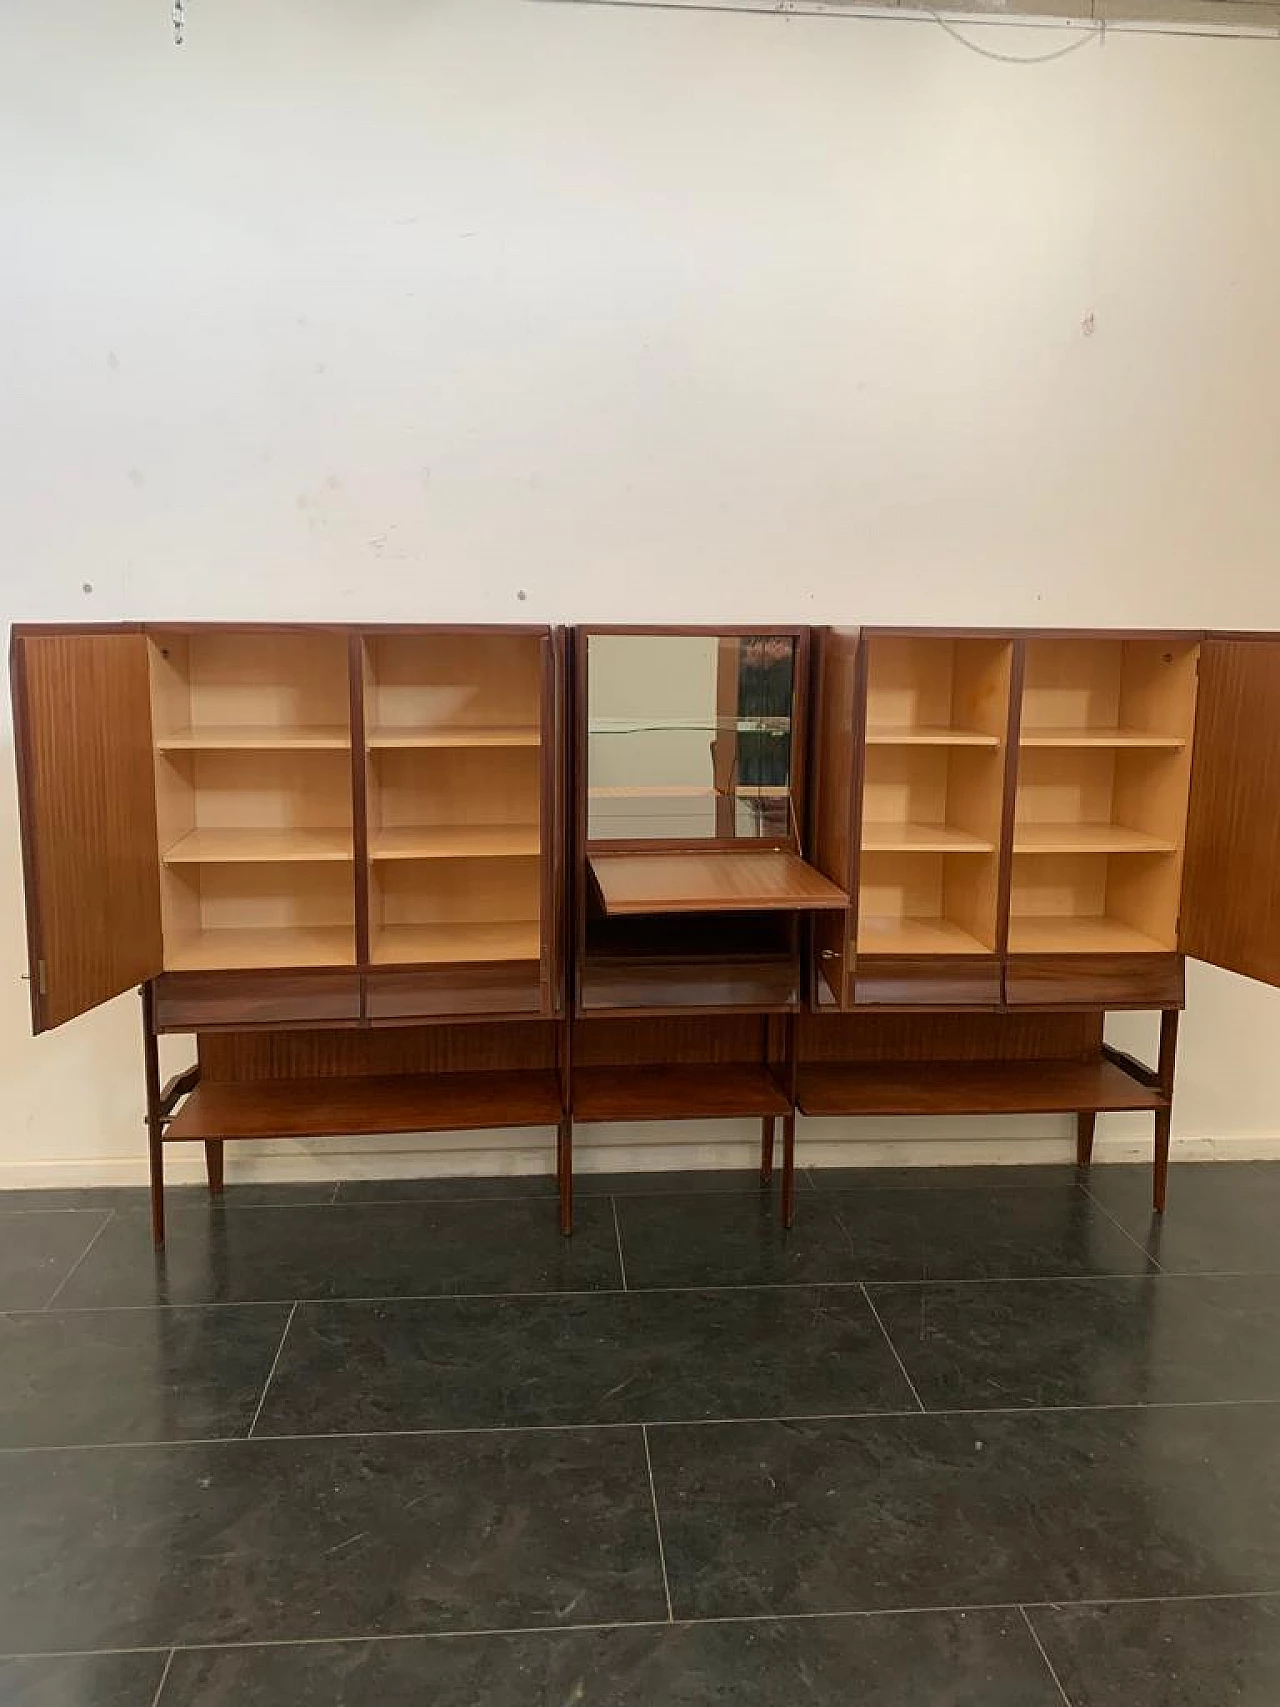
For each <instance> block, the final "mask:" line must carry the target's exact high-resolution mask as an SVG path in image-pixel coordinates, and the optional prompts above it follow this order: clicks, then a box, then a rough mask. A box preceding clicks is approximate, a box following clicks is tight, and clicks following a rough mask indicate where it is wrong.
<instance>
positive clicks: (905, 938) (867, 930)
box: [858, 918, 995, 954]
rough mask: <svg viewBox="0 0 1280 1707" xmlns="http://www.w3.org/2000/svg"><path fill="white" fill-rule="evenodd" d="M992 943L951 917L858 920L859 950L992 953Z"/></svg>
mask: <svg viewBox="0 0 1280 1707" xmlns="http://www.w3.org/2000/svg"><path fill="white" fill-rule="evenodd" d="M994 952H995V950H994V949H993V948H992V946H991V945H990V944H989V943H985V942H982V941H980V940H979V938H977V937H976V936H971V935H970V934H969V932H968V931H966V930H962V929H961V927H960V926H959V925H953V924H952V923H951V921H950V920H949V919H882V918H863V919H859V920H858V953H859V954H993V953H994Z"/></svg>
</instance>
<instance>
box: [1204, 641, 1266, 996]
mask: <svg viewBox="0 0 1280 1707" xmlns="http://www.w3.org/2000/svg"><path fill="white" fill-rule="evenodd" d="M1180 947H1181V948H1182V950H1183V952H1184V953H1185V954H1190V955H1193V956H1194V957H1195V958H1196V959H1197V960H1206V961H1208V962H1210V963H1211V964H1212V965H1214V966H1221V967H1224V968H1225V969H1226V970H1227V971H1228V972H1240V973H1243V974H1244V976H1245V977H1246V978H1258V979H1261V980H1262V981H1263V982H1264V983H1267V984H1277V985H1280V636H1271V637H1258V638H1244V639H1226V638H1213V637H1210V638H1209V639H1207V640H1205V642H1204V643H1203V645H1202V647H1201V650H1200V692H1199V699H1198V706H1197V712H1196V738H1195V755H1194V761H1193V764H1192V771H1191V808H1190V813H1189V816H1188V821H1187V857H1186V867H1185V871H1184V876H1183V886H1182V928H1181V942H1180Z"/></svg>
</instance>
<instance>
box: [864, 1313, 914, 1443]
mask: <svg viewBox="0 0 1280 1707" xmlns="http://www.w3.org/2000/svg"><path fill="white" fill-rule="evenodd" d="M862 1296H863V1297H864V1298H865V1299H866V1301H867V1308H868V1310H870V1312H871V1314H872V1315H873V1316H874V1317H875V1319H876V1326H877V1327H878V1328H879V1330H880V1332H881V1334H883V1336H884V1343H885V1344H886V1345H887V1346H888V1348H889V1350H890V1351H891V1352H892V1354H893V1361H894V1362H895V1363H896V1364H897V1366H898V1368H899V1369H900V1370H901V1371H902V1379H903V1380H904V1381H905V1382H906V1384H907V1386H908V1387H910V1389H911V1397H912V1398H913V1399H914V1400H915V1402H916V1404H917V1405H919V1407H920V1410H921V1411H922V1412H923V1411H924V1410H925V1402H924V1400H923V1399H922V1398H921V1397H920V1394H919V1392H918V1391H917V1389H916V1384H915V1382H914V1381H913V1380H912V1379H911V1376H910V1375H909V1374H908V1372H907V1366H906V1364H905V1363H904V1362H903V1361H902V1357H901V1354H900V1353H899V1351H898V1348H897V1346H896V1345H894V1343H893V1339H892V1337H891V1336H890V1333H889V1330H888V1328H886V1327H885V1325H884V1321H883V1319H882V1317H881V1315H880V1312H879V1310H877V1309H876V1306H875V1300H874V1299H873V1298H872V1296H871V1294H870V1293H869V1292H868V1291H867V1288H866V1286H865V1285H864V1286H863V1288H862Z"/></svg>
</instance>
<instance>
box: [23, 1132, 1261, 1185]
mask: <svg viewBox="0 0 1280 1707" xmlns="http://www.w3.org/2000/svg"><path fill="white" fill-rule="evenodd" d="M726 1126H728V1128H729V1132H728V1135H726V1136H725V1137H723V1138H721V1137H716V1136H711V1135H709V1129H708V1128H707V1127H705V1126H704V1127H699V1126H698V1124H697V1123H694V1122H690V1123H687V1124H686V1125H684V1126H683V1127H677V1126H674V1125H673V1126H672V1127H671V1128H667V1127H664V1129H663V1130H664V1132H667V1131H671V1132H672V1133H673V1134H674V1133H679V1134H680V1136H679V1138H677V1137H675V1136H671V1137H667V1138H665V1140H664V1141H656V1142H655V1141H652V1140H649V1141H645V1140H643V1139H637V1138H635V1137H633V1136H632V1132H634V1128H633V1129H631V1132H628V1133H626V1134H621V1133H620V1134H618V1135H617V1136H616V1137H612V1138H611V1137H609V1136H608V1135H606V1134H605V1133H603V1132H602V1134H601V1141H597V1140H596V1139H595V1135H594V1134H593V1137H592V1139H591V1140H587V1139H585V1138H583V1137H581V1136H580V1137H579V1139H578V1142H577V1145H576V1154H575V1166H576V1168H577V1171H578V1172H579V1173H583V1174H590V1173H662V1172H672V1173H675V1172H684V1171H687V1170H690V1169H718V1168H750V1167H754V1166H755V1165H756V1164H757V1162H758V1160H759V1144H758V1140H757V1139H756V1138H755V1137H754V1136H752V1137H751V1138H749V1139H746V1138H744V1137H742V1136H741V1127H740V1125H739V1124H738V1123H732V1124H730V1123H726ZM780 1136H781V1135H780V1134H779V1138H780ZM513 1140H514V1141H513ZM447 1142H448V1144H449V1145H450V1146H451V1147H446V1145H445V1144H444V1143H441V1141H440V1138H439V1136H437V1137H436V1138H435V1139H434V1141H433V1142H431V1143H430V1144H423V1143H417V1142H415V1141H414V1140H413V1139H412V1138H409V1139H406V1140H405V1141H404V1144H403V1146H398V1147H396V1148H391V1147H388V1146H384V1145H381V1144H379V1145H378V1146H376V1147H373V1146H370V1145H367V1144H366V1145H359V1144H358V1143H356V1142H354V1141H352V1140H350V1139H326V1140H317V1141H315V1142H314V1143H300V1142H296V1141H292V1142H289V1143H287V1144H281V1145H280V1146H279V1147H278V1148H277V1147H276V1146H274V1145H271V1144H252V1145H250V1144H242V1145H236V1144H234V1143H232V1144H229V1145H228V1148H227V1183H228V1184H229V1185H233V1184H235V1183H236V1182H259V1183H273V1182H279V1183H281V1184H288V1183H301V1182H313V1181H334V1180H342V1179H405V1178H440V1179H449V1178H459V1177H462V1178H466V1177H480V1176H483V1177H498V1178H500V1177H503V1176H516V1175H528V1174H550V1173H551V1172H552V1167H553V1163H552V1148H551V1144H550V1141H549V1140H539V1139H538V1138H537V1137H535V1136H534V1135H532V1134H523V1133H522V1134H511V1133H493V1134H491V1135H480V1134H476V1133H466V1134H458V1135H457V1137H456V1138H451V1139H449V1140H447ZM1074 1156H1075V1146H1074V1142H1073V1141H1072V1140H1071V1139H1070V1138H1064V1137H1057V1136H1055V1137H1026V1136H1011V1137H995V1138H975V1137H970V1136H967V1135H965V1136H957V1137H955V1138H933V1137H920V1138H908V1139H901V1138H898V1139H892V1138H883V1137H876V1138H865V1139H858V1138H826V1137H823V1138H819V1139H816V1140H815V1139H810V1140H808V1141H805V1140H804V1139H803V1138H802V1140H801V1144H800V1149H799V1161H800V1164H801V1166H803V1167H810V1168H831V1167H846V1168H857V1167H862V1168H883V1167H940V1166H950V1167H967V1166H978V1165H985V1166H993V1165H994V1166H1008V1167H1018V1166H1020V1165H1023V1164H1027V1163H1037V1162H1038V1163H1046V1162H1070V1161H1072V1160H1073V1159H1074ZM1150 1159H1151V1140H1150V1137H1146V1138H1143V1137H1139V1136H1130V1135H1128V1134H1125V1135H1121V1134H1119V1133H1117V1134H1116V1135H1115V1136H1112V1137H1108V1136H1106V1135H1105V1134H1100V1135H1099V1138H1098V1142H1097V1145H1096V1147H1095V1150H1094V1160H1095V1161H1096V1162H1097V1163H1099V1164H1106V1163H1108V1162H1147V1161H1150ZM1172 1159H1173V1161H1174V1162H1175V1163H1182V1162H1223V1161H1280V1134H1275V1135H1266V1134H1257V1135H1252V1136H1245V1137H1237V1138H1198V1137H1184V1138H1176V1139H1175V1140H1174V1142H1173V1147H1172ZM779 1160H780V1144H779ZM165 1176H166V1179H167V1181H168V1183H169V1184H171V1185H184V1184H194V1183H197V1182H199V1181H202V1180H203V1178H204V1156H203V1151H202V1150H201V1149H200V1147H199V1146H198V1145H190V1146H187V1145H182V1146H177V1145H175V1146H174V1147H173V1148H172V1149H171V1150H169V1151H168V1153H167V1154H166V1157H165ZM146 1182H147V1163H146V1157H145V1155H138V1156H114V1157H112V1156H101V1157H91V1158H90V1157H69V1158H66V1159H57V1160H53V1159H49V1158H41V1159H40V1160H38V1161H37V1160H24V1161H0V1192H3V1191H6V1190H20V1189H23V1188H28V1189H29V1188H43V1189H49V1188H58V1187H85V1186H138V1185H145V1184H146Z"/></svg>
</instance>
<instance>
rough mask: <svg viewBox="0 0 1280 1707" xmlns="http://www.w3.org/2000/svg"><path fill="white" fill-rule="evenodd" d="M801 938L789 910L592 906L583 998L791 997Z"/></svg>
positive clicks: (605, 1003)
mask: <svg viewBox="0 0 1280 1707" xmlns="http://www.w3.org/2000/svg"><path fill="white" fill-rule="evenodd" d="M798 946H799V933H798V925H797V921H796V917H795V915H794V914H791V913H684V914H680V915H668V914H653V915H648V916H645V917H642V918H636V917H631V918H628V917H621V918H607V917H604V916H602V915H599V914H590V915H589V916H588V918H587V920H586V927H585V943H584V955H583V962H582V978H581V988H580V991H579V997H580V1005H581V1006H582V1007H583V1008H584V1009H593V1010H607V1009H611V1008H612V1009H625V1008H641V1009H647V1008H662V1007H675V1008H679V1007H700V1006H722V1007H785V1006H787V1005H788V1004H789V1003H791V1002H794V1000H795V998H796V991H797V978H798V969H799V960H798Z"/></svg>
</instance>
